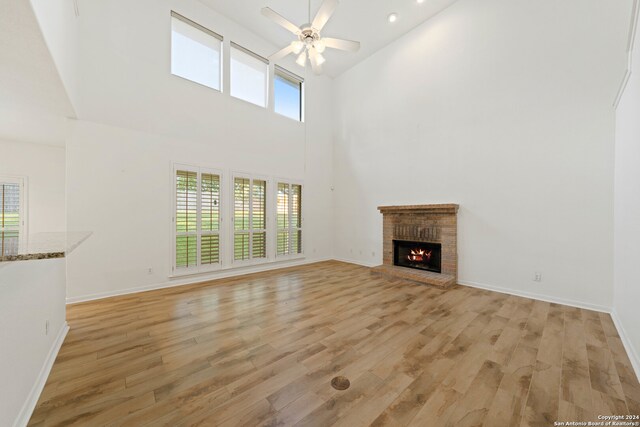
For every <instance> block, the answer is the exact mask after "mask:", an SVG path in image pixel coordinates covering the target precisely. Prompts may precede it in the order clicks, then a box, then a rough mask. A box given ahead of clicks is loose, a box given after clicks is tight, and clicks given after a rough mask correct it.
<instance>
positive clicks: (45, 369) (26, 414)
mask: <svg viewBox="0 0 640 427" xmlns="http://www.w3.org/2000/svg"><path fill="white" fill-rule="evenodd" d="M67 332H69V325H68V324H67V322H64V324H63V325H62V328H61V329H60V332H59V333H58V336H57V337H56V339H55V341H54V342H53V345H52V346H51V349H50V350H49V354H48V355H47V358H46V359H45V361H44V364H43V365H42V368H41V369H40V373H39V374H38V378H37V379H36V382H35V384H34V385H33V387H32V388H31V391H30V392H29V397H28V398H27V400H26V401H25V402H24V405H22V409H21V410H20V413H19V414H18V417H17V418H16V420H15V421H14V423H13V427H24V426H26V425H27V424H29V420H30V419H31V415H32V414H33V410H34V409H35V408H36V404H37V403H38V399H39V398H40V394H41V393H42V390H43V389H44V385H45V384H46V383H47V378H49V373H50V372H51V368H52V367H53V362H55V361H56V357H57V356H58V352H59V351H60V347H62V343H63V342H64V339H65V337H66V336H67Z"/></svg>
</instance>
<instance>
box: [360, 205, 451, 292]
mask: <svg viewBox="0 0 640 427" xmlns="http://www.w3.org/2000/svg"><path fill="white" fill-rule="evenodd" d="M378 209H379V210H380V212H381V213H382V215H383V221H382V223H383V230H382V262H383V264H382V265H380V266H378V267H374V268H373V269H372V272H373V273H376V274H381V275H384V276H388V277H392V278H395V279H404V280H410V281H413V282H417V283H420V284H427V285H432V286H437V287H440V288H448V287H450V286H453V285H455V284H456V283H457V280H458V245H457V240H458V205H456V204H442V205H410V206H380V207H379V208H378Z"/></svg>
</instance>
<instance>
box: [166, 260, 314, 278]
mask: <svg viewBox="0 0 640 427" xmlns="http://www.w3.org/2000/svg"><path fill="white" fill-rule="evenodd" d="M305 258H306V257H305V255H304V254H298V255H295V256H286V257H282V256H280V257H276V258H275V259H267V260H264V261H257V262H251V263H242V264H235V265H233V264H232V265H229V266H219V267H212V268H209V269H206V270H199V271H183V272H180V271H177V272H174V273H173V274H171V275H170V276H169V279H179V278H183V277H195V276H205V275H211V274H216V273H228V272H231V271H243V270H252V269H256V268H259V267H262V266H266V265H278V264H285V263H287V262H292V261H302V260H304V259H305ZM249 272H251V271H249Z"/></svg>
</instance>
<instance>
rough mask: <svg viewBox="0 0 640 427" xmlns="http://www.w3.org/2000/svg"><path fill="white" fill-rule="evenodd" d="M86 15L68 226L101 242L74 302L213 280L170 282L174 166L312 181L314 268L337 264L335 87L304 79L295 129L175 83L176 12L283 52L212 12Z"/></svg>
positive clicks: (107, 10)
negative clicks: (300, 118)
mask: <svg viewBox="0 0 640 427" xmlns="http://www.w3.org/2000/svg"><path fill="white" fill-rule="evenodd" d="M80 8H81V15H80V18H79V28H80V32H79V34H80V38H81V40H79V41H78V44H79V52H78V61H79V62H78V67H79V71H80V74H81V75H82V79H81V80H79V81H78V83H77V84H78V88H79V92H78V94H79V95H78V102H77V104H76V109H77V112H78V116H79V118H80V120H78V121H74V122H73V123H72V125H71V132H70V133H71V135H70V138H69V140H68V141H67V147H66V148H67V224H68V229H69V230H70V231H83V230H89V231H93V232H94V234H93V236H92V238H91V239H90V241H88V242H87V243H86V244H85V245H83V246H82V247H81V248H79V249H78V251H77V252H74V254H72V255H71V256H70V257H69V259H68V297H69V299H70V300H71V301H76V300H79V299H85V298H91V297H98V296H104V295H110V294H115V293H119V292H126V291H131V290H134V289H144V288H147V287H153V286H157V285H168V284H175V283H182V282H184V281H186V280H190V281H194V280H203V279H204V278H205V277H198V278H189V279H179V280H173V281H170V280H169V276H170V274H171V264H172V260H171V250H172V241H171V229H172V223H171V217H172V214H173V213H172V212H173V211H172V206H171V197H172V193H173V185H172V177H171V171H172V162H178V163H191V164H196V165H200V166H204V167H212V168H218V169H222V170H223V171H224V172H225V175H226V176H225V178H227V179H228V178H229V175H230V172H231V171H244V172H251V173H255V174H261V175H267V176H271V177H279V178H289V179H298V180H303V182H304V200H303V205H304V209H305V236H306V239H305V250H306V255H307V256H306V260H307V261H310V260H314V259H326V258H330V257H331V255H332V254H331V250H332V243H331V238H332V236H331V234H330V233H329V232H328V230H330V229H331V221H332V216H331V214H330V212H331V211H332V195H331V189H330V187H331V178H332V172H331V171H332V164H331V162H332V139H331V132H332V121H331V114H330V113H329V112H330V106H331V80H329V79H327V78H326V77H315V76H311V75H308V76H306V81H305V82H306V87H305V90H306V94H307V103H306V122H305V123H300V122H296V121H293V120H291V119H288V118H285V117H282V116H279V115H277V114H275V113H273V112H271V111H269V110H267V109H264V108H260V107H257V106H255V105H252V104H249V103H246V102H244V101H240V100H237V99H234V98H231V97H230V96H229V95H228V91H227V90H225V92H224V93H220V92H217V91H214V90H212V89H209V88H206V87H203V86H201V85H198V84H195V83H192V82H190V81H187V80H184V79H182V78H179V77H176V76H173V75H171V74H170V10H171V9H174V10H176V11H177V12H179V13H181V14H183V15H184V16H186V17H190V18H193V19H195V20H196V21H197V22H199V23H201V24H202V25H205V26H207V27H209V28H211V29H212V30H214V31H216V32H218V33H220V34H222V35H223V36H224V37H225V44H226V45H228V43H229V41H230V40H233V41H235V42H237V43H240V44H242V45H244V46H246V47H247V48H249V49H252V50H254V51H255V52H257V53H260V54H262V55H269V54H271V53H273V52H275V51H277V50H278V49H277V47H275V46H270V45H267V44H265V42H264V41H263V40H262V39H261V38H260V37H258V36H256V35H254V34H252V33H250V32H249V31H247V30H245V29H243V28H241V27H239V26H238V25H237V24H235V23H233V22H231V21H229V20H228V19H226V18H224V17H223V16H221V15H219V14H217V13H215V12H213V11H212V10H211V9H208V8H207V7H205V6H203V5H202V4H200V3H198V2H196V1H167V0H165V1H155V0H144V1H143V0H141V1H137V2H134V3H131V2H126V1H123V0H118V1H110V2H83V1H81V2H80ZM123 10H127V13H126V14H123V13H121V12H122V11H123ZM225 62H226V63H227V64H228V61H225ZM293 71H295V72H300V71H301V70H299V69H293ZM226 86H227V88H228V84H227V85H226ZM225 89H226V88H225ZM149 268H151V269H152V273H151V274H149V272H148V269H149ZM238 273H239V272H237V271H236V274H238Z"/></svg>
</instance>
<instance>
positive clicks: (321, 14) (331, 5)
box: [311, 0, 338, 31]
mask: <svg viewBox="0 0 640 427" xmlns="http://www.w3.org/2000/svg"><path fill="white" fill-rule="evenodd" d="M336 7H338V0H324V2H323V3H322V5H321V6H320V9H318V13H317V14H316V17H315V18H313V22H312V23H311V26H312V27H313V28H315V29H316V30H318V31H322V29H323V28H324V26H325V24H326V23H327V21H328V20H329V18H331V15H333V12H335V10H336Z"/></svg>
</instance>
